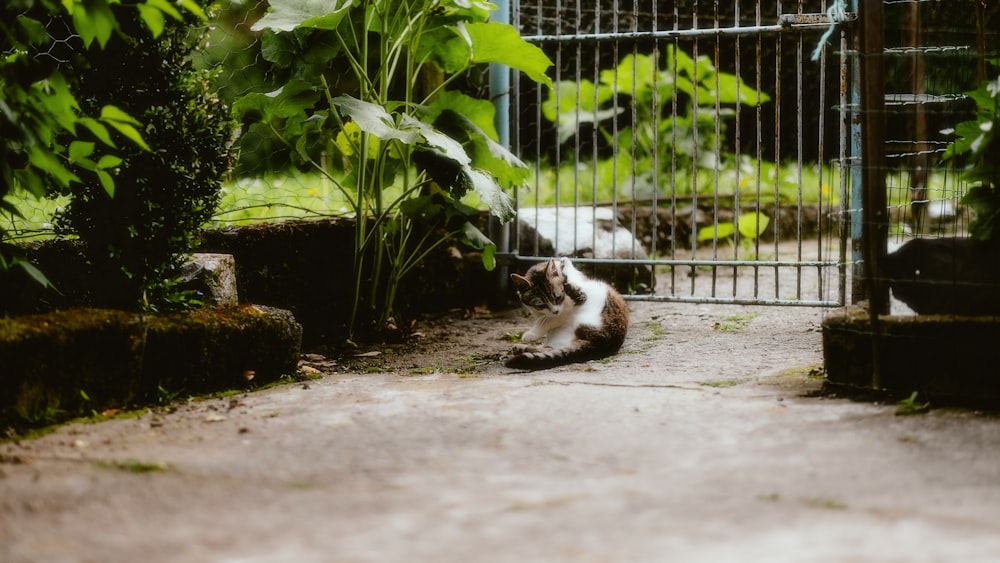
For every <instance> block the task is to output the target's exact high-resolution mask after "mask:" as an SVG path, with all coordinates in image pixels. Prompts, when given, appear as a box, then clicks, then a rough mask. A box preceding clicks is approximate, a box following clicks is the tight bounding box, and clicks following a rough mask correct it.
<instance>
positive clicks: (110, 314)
mask: <svg viewBox="0 0 1000 563" xmlns="http://www.w3.org/2000/svg"><path fill="white" fill-rule="evenodd" d="M301 338H302V328H301V326H299V324H298V323H296V322H295V319H294V318H293V317H292V315H291V313H289V312H287V311H283V310H280V309H272V308H266V307H257V306H253V305H243V306H239V307H227V308H203V309H198V310H195V311H192V312H186V313H171V314H162V315H161V314H140V313H127V312H122V311H113V310H105V309H71V310H65V311H58V312H53V313H46V314H39V315H28V316H22V317H14V318H8V319H0V425H4V426H6V425H13V426H17V427H23V426H32V425H40V424H47V423H52V422H56V421H59V420H64V419H67V418H71V417H74V416H79V415H81V414H89V413H90V412H92V411H98V412H100V411H103V410H105V409H111V408H122V407H126V406H130V405H137V404H149V403H153V402H155V401H156V400H157V399H158V397H159V396H160V394H162V393H168V394H170V395H176V394H185V393H204V392H210V391H219V390H223V389H231V388H243V387H246V386H247V385H248V381H249V379H248V378H249V377H250V375H252V376H253V377H252V381H253V382H254V383H267V382H269V381H274V380H276V379H277V378H278V377H280V376H281V375H283V374H290V373H293V372H294V371H295V369H296V364H297V362H298V356H299V348H300V344H301ZM250 372H252V374H251V373H250Z"/></svg>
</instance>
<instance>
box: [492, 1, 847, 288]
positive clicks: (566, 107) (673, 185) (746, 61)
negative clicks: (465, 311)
mask: <svg viewBox="0 0 1000 563" xmlns="http://www.w3.org/2000/svg"><path fill="white" fill-rule="evenodd" d="M748 4H749V7H748ZM789 5H791V7H790V8H789ZM831 5H832V7H833V8H834V9H830V8H831V6H828V5H827V2H826V0H823V1H822V2H818V1H817V2H812V1H805V0H799V1H797V2H793V3H789V2H787V1H786V2H781V1H779V2H776V3H775V2H757V3H752V2H750V3H748V2H746V1H740V0H730V1H729V2H720V1H719V0H716V1H714V2H704V1H702V2H698V1H697V0H693V1H687V2H685V1H682V0H676V1H665V0H659V1H658V0H563V1H561V2H552V1H551V0H531V1H528V0H526V1H523V2H521V3H518V2H517V1H516V0H514V3H513V4H512V5H511V6H510V21H511V23H512V24H514V25H515V26H516V27H517V28H518V29H519V30H520V32H521V34H522V36H524V37H525V38H526V39H527V40H528V41H530V42H532V43H534V44H537V45H538V46H540V47H541V48H542V49H543V50H544V51H545V52H546V53H547V54H548V55H549V57H550V58H551V59H552V60H553V61H554V63H555V69H554V76H553V86H552V87H551V88H549V87H547V86H540V85H536V84H534V83H530V82H529V81H520V80H519V79H518V77H517V76H514V77H512V83H511V84H510V91H511V92H512V94H513V95H512V100H511V104H510V106H509V107H510V111H511V115H510V123H511V129H510V143H511V146H512V147H513V149H514V150H515V152H516V153H517V154H519V155H520V156H521V157H522V159H523V160H525V161H526V162H529V163H531V164H532V165H533V167H534V173H533V177H532V180H531V184H532V185H531V189H530V190H525V191H522V192H520V193H518V194H517V206H518V218H519V221H518V227H517V228H516V229H511V232H510V233H509V235H510V236H509V244H510V248H509V249H508V250H509V252H510V253H511V254H512V255H513V256H514V258H515V259H516V262H517V264H518V267H520V268H522V269H523V268H524V267H526V266H527V265H530V264H531V263H532V262H535V261H539V260H543V259H545V258H544V257H546V256H553V255H566V256H572V257H574V263H577V264H580V265H584V266H586V267H588V268H591V269H593V270H594V271H595V273H596V274H597V275H600V276H602V277H607V278H609V279H612V280H614V282H615V284H616V286H618V287H619V289H620V290H622V291H623V293H625V294H626V295H627V296H628V298H630V299H637V300H651V301H689V302H711V303H739V304H781V305H806V306H840V305H843V304H844V303H845V302H846V299H847V290H846V288H847V277H848V241H849V240H850V237H849V234H850V233H849V225H848V218H849V209H850V206H849V202H850V199H851V198H850V190H849V186H850V173H849V172H850V171H849V168H848V165H849V144H850V139H851V130H852V128H851V123H850V122H849V120H850V113H849V107H850V106H849V103H848V101H849V100H848V96H849V91H850V88H849V83H848V76H849V72H848V59H847V57H846V54H847V52H848V48H847V36H846V33H845V31H844V28H846V27H847V26H844V25H838V26H837V28H836V32H835V33H825V32H827V31H828V30H833V26H832V25H831V24H832V23H841V22H846V21H849V20H851V19H853V14H851V13H847V12H845V11H844V10H841V9H839V8H840V7H842V6H843V3H842V2H836V4H834V3H833V2H831ZM824 45H825V46H824ZM501 250H503V249H501Z"/></svg>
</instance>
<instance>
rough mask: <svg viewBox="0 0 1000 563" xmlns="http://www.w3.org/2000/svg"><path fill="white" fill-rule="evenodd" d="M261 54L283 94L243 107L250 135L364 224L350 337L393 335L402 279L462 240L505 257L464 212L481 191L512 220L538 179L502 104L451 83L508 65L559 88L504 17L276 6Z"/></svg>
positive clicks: (445, 7)
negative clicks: (273, 142)
mask: <svg viewBox="0 0 1000 563" xmlns="http://www.w3.org/2000/svg"><path fill="white" fill-rule="evenodd" d="M270 6H271V11H270V12H269V13H268V14H267V15H265V16H264V17H263V18H262V19H261V20H260V21H259V22H257V23H256V24H255V25H254V26H253V29H255V30H262V31H263V35H262V54H263V56H264V57H265V58H266V59H267V60H268V61H270V62H271V63H272V64H273V68H272V71H273V73H274V76H275V77H276V83H275V85H274V86H275V89H274V90H272V91H271V92H267V93H263V92H261V93H253V94H249V95H246V96H244V97H242V98H241V99H240V100H238V101H237V102H236V103H235V105H234V108H235V109H236V110H237V112H238V113H239V114H240V115H241V117H242V119H243V121H244V123H245V124H247V125H248V126H250V125H252V124H256V125H257V126H258V127H260V126H264V127H267V128H269V129H270V130H271V131H273V132H274V134H275V136H276V137H278V138H280V139H281V140H282V141H283V142H284V143H285V144H286V146H287V147H288V149H289V150H290V151H291V152H292V153H293V154H294V156H295V158H297V159H298V160H299V161H300V163H301V164H302V166H303V167H304V168H310V169H313V170H315V171H316V172H318V173H320V174H322V175H323V177H324V178H325V179H326V180H327V181H329V182H330V184H331V185H333V186H334V187H335V188H336V189H337V190H338V191H339V192H340V194H341V195H342V196H343V200H344V201H345V202H346V205H347V207H348V208H349V209H350V212H351V213H352V214H353V215H354V217H356V218H357V220H356V231H355V248H354V264H353V282H354V295H353V303H352V313H351V321H350V323H349V325H350V326H349V335H348V336H349V338H353V336H354V334H355V331H356V329H358V328H362V329H371V330H374V331H381V330H383V329H384V328H387V327H388V328H390V329H391V327H392V326H393V325H394V323H393V322H392V315H393V314H394V311H393V308H394V305H395V298H396V292H397V289H398V288H399V286H400V283H401V282H402V280H403V278H404V276H405V275H406V274H407V273H408V272H409V271H411V270H412V269H413V268H414V267H416V266H417V265H418V264H420V262H421V260H422V259H423V258H424V257H425V256H426V255H427V253H428V252H430V250H432V249H433V248H435V247H436V246H438V245H440V244H441V243H442V242H444V241H446V240H449V239H451V238H456V239H458V240H461V241H463V242H465V243H467V244H469V245H471V246H474V247H477V248H480V249H482V251H483V252H482V256H483V263H484V265H485V266H486V267H487V268H491V267H492V266H493V263H494V258H493V256H494V251H495V249H496V246H495V245H494V244H493V242H492V241H490V240H489V239H488V238H487V237H486V236H485V235H484V234H483V233H482V232H480V231H479V229H478V227H477V226H476V224H475V222H474V221H473V219H474V217H475V216H478V213H479V211H478V209H475V208H472V207H470V206H469V205H466V204H464V203H462V201H461V200H462V198H463V197H464V196H465V195H466V194H467V193H470V192H474V193H475V194H476V195H477V196H478V197H479V201H480V202H482V203H483V204H485V205H487V206H488V207H489V208H490V209H491V211H492V212H493V213H494V214H495V215H496V216H497V217H499V218H500V219H501V220H503V221H508V220H510V219H511V218H513V214H514V210H513V205H512V201H511V198H510V197H509V196H508V195H507V193H506V191H505V190H507V189H510V188H512V187H518V186H521V185H523V184H524V182H525V180H526V178H527V176H528V171H527V169H526V167H525V166H524V164H523V163H521V161H520V160H519V159H517V158H516V157H515V156H514V155H513V154H511V153H510V152H509V151H507V150H506V149H505V148H504V147H502V146H500V145H499V144H498V143H497V142H496V141H497V134H496V129H495V125H494V123H493V117H494V115H493V113H494V112H493V106H492V104H491V103H490V102H489V101H488V100H482V99H476V98H473V97H471V96H468V95H466V94H464V93H461V92H458V91H452V90H449V89H448V86H449V85H451V83H452V82H453V81H454V80H456V77H458V76H461V75H462V73H463V72H465V71H467V70H468V69H469V68H470V67H472V66H473V65H477V64H486V63H498V64H504V65H507V66H510V67H512V68H515V69H518V70H521V71H523V72H524V73H525V74H526V75H527V76H528V77H529V78H532V79H534V80H538V81H543V82H548V78H546V76H545V74H544V72H545V70H546V69H547V68H548V67H549V66H550V65H551V61H549V60H548V58H547V57H545V55H544V54H543V53H542V52H541V50H540V49H538V48H537V47H535V46H533V45H530V44H528V43H527V42H525V41H524V40H523V39H522V38H521V37H520V36H519V35H518V34H517V31H516V30H515V29H514V28H513V27H511V26H509V25H504V24H500V23H496V22H489V21H488V19H489V12H490V10H491V9H495V8H496V7H495V6H494V5H493V4H490V3H489V2H483V1H471V2H470V1H467V0H391V1H390V0H372V1H370V2H318V3H317V2H311V1H309V0H271V2H270Z"/></svg>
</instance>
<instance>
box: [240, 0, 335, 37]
mask: <svg viewBox="0 0 1000 563" xmlns="http://www.w3.org/2000/svg"><path fill="white" fill-rule="evenodd" d="M352 4H354V1H352V0H270V5H271V11H270V12H268V13H267V14H265V15H264V17H262V18H260V19H259V20H257V23H255V24H253V26H252V27H251V28H250V29H251V30H253V31H260V30H262V29H274V30H278V31H291V30H293V29H295V28H297V27H314V28H317V29H337V27H339V26H340V22H341V20H343V19H344V16H346V15H347V14H348V13H349V11H350V8H351V5H352Z"/></svg>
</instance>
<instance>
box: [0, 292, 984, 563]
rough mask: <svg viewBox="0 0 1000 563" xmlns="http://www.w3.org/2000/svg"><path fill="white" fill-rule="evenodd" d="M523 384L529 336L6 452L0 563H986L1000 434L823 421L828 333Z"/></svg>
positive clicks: (652, 317) (472, 333)
mask: <svg viewBox="0 0 1000 563" xmlns="http://www.w3.org/2000/svg"><path fill="white" fill-rule="evenodd" d="M632 309H633V327H632V331H631V334H630V336H629V339H628V341H627V342H626V346H625V350H624V351H623V353H622V354H620V355H619V356H617V357H616V358H614V359H612V360H610V361H606V362H592V363H590V364H585V365H575V366H569V367H563V368H559V369H553V370H549V371H543V372H537V373H533V374H519V373H514V372H511V371H510V370H507V369H506V368H504V367H503V366H502V364H501V363H500V361H499V358H500V357H502V355H503V354H504V353H505V352H506V350H507V349H508V348H509V346H510V344H509V343H508V342H506V341H505V340H504V339H503V337H504V335H505V334H507V333H510V332H515V331H517V330H520V329H523V328H524V326H523V325H524V319H523V318H522V317H521V316H520V313H519V312H505V313H501V314H495V315H489V316H487V315H485V314H479V315H477V316H474V317H473V318H467V319H466V318H461V315H458V314H455V315H450V316H447V317H445V318H442V319H438V320H436V321H433V322H427V323H425V324H424V325H421V326H419V327H417V328H418V330H419V331H420V332H421V333H422V334H423V336H422V337H421V339H420V340H419V341H418V343H417V344H416V345H411V346H403V347H398V348H381V349H378V350H372V351H375V352H380V353H379V354H378V355H369V356H364V357H355V358H348V359H341V360H339V361H338V362H337V364H336V365H333V364H332V363H329V362H327V363H323V362H321V361H319V360H318V359H314V365H316V366H320V367H321V368H322V369H323V370H325V371H326V372H327V373H326V375H324V376H323V377H321V378H319V379H315V380H312V381H308V382H305V383H301V382H300V383H293V384H289V385H285V386H281V387H276V388H272V389H269V390H266V391H258V392H253V393H248V394H240V395H236V396H233V397H229V398H224V399H212V400H205V401H197V402H188V403H184V404H181V405H179V406H178V407H177V408H175V409H169V410H163V411H157V412H149V413H146V414H143V415H142V416H139V417H138V418H133V419H122V420H113V421H108V422H104V423H100V424H90V425H81V424H76V425H70V426H66V427H64V428H62V429H60V430H59V431H57V432H55V433H53V434H50V435H47V436H45V437H43V438H40V439H37V440H33V441H24V442H21V443H6V444H0V462H2V463H0V561H4V562H10V563H18V562H39V561H184V562H189V561H213V562H221V561H233V562H235V561H239V562H251V561H262V562H271V561H275V562H278V561H281V562H283V561H296V562H313V561H315V562H327V561H337V562H352V561H379V562H381V561H403V560H405V561H433V562H442V561H443V562H449V561H456V562H459V561H461V562H465V561H512V562H513V561H517V562H523V561H573V562H578V561H584V562H589V561H594V562H598V561H610V562H619V561H713V562H716V561H768V562H771V561H906V562H913V561H966V562H967V561H991V560H993V561H995V560H997V559H998V558H1000V420H998V419H996V418H994V417H991V416H986V415H981V414H977V413H973V412H967V411H950V410H932V411H931V412H930V413H929V414H926V415H921V416H911V417H900V416H894V408H893V407H892V406H883V405H875V404H864V403H856V402H849V401H846V400H840V399H830V398H821V397H813V396H809V393H810V392H811V391H814V390H816V389H817V388H818V387H819V385H820V382H819V381H818V380H817V379H816V378H815V377H811V376H810V371H811V370H812V369H813V368H814V367H816V366H818V365H820V364H821V363H822V354H821V350H820V346H821V333H820V328H819V324H820V321H821V320H822V315H823V314H825V313H824V312H823V311H819V310H815V309H803V308H780V309H779V308H749V307H719V306H697V305H680V304H673V305H671V304H649V303H632Z"/></svg>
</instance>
